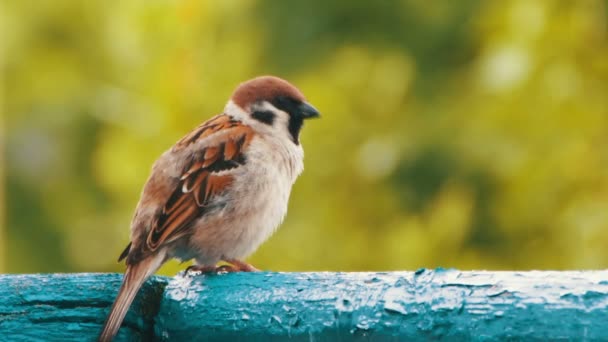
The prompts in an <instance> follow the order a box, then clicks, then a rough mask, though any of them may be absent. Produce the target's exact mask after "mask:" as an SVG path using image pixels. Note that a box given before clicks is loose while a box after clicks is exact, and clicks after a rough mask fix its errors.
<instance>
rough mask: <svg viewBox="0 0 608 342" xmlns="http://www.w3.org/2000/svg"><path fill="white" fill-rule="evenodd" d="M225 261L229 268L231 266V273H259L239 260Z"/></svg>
mask: <svg viewBox="0 0 608 342" xmlns="http://www.w3.org/2000/svg"><path fill="white" fill-rule="evenodd" d="M225 261H226V262H227V263H229V264H231V266H232V267H231V268H232V269H234V271H232V272H259V271H260V270H258V269H257V268H255V267H254V266H253V265H251V264H248V263H246V262H244V261H241V260H237V259H228V260H225ZM220 267H222V266H220Z"/></svg>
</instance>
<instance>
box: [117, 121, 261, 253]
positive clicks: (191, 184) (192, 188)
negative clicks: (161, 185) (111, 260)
mask: <svg viewBox="0 0 608 342" xmlns="http://www.w3.org/2000/svg"><path fill="white" fill-rule="evenodd" d="M253 136H254V131H253V130H252V129H251V127H249V126H246V125H244V124H243V123H241V122H240V121H236V120H233V119H231V118H230V117H229V116H228V115H225V114H222V115H218V116H215V117H214V118H212V119H210V120H209V121H207V122H205V123H203V124H202V125H201V126H199V127H197V128H196V129H195V130H194V131H192V132H191V133H189V134H188V135H186V136H185V137H183V138H182V139H181V140H180V141H178V142H177V144H176V145H175V147H174V150H182V149H187V148H188V147H189V146H191V145H193V144H197V143H200V146H197V147H196V148H195V149H193V151H194V152H193V153H192V154H191V156H190V161H189V162H188V163H187V164H186V167H185V168H184V170H183V172H182V174H181V177H180V178H179V182H178V183H177V185H176V187H175V188H174V190H173V192H172V193H171V195H170V196H169V198H168V199H167V201H166V203H165V205H164V207H163V208H162V210H161V211H160V213H159V215H158V216H157V217H156V219H155V221H154V223H153V225H152V227H151V229H150V230H149V232H148V235H147V237H146V243H145V246H146V248H145V249H147V250H148V251H149V252H151V251H154V250H156V249H157V248H158V247H159V246H161V245H163V244H166V243H168V242H171V241H174V240H175V239H177V238H179V237H180V236H182V233H183V232H184V230H185V228H186V227H188V225H189V224H191V223H192V222H193V221H195V220H196V219H198V218H200V217H202V216H203V215H205V214H206V213H207V212H208V211H209V210H210V209H211V206H212V199H213V198H214V197H216V196H218V195H221V194H222V193H224V192H225V191H226V189H227V188H228V187H229V186H230V184H231V183H232V182H233V177H234V171H235V170H236V169H237V168H239V167H242V165H244V164H245V162H246V160H245V154H244V152H245V150H246V149H247V147H248V145H249V144H250V142H251V139H252V138H253ZM130 247H131V245H130V244H129V246H127V249H125V251H124V252H123V254H122V255H121V257H120V259H119V260H121V259H123V258H124V257H126V256H127V255H128V254H129V250H130Z"/></svg>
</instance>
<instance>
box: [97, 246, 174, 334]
mask: <svg viewBox="0 0 608 342" xmlns="http://www.w3.org/2000/svg"><path fill="white" fill-rule="evenodd" d="M161 254H162V253H159V254H156V255H153V256H150V257H148V258H146V259H144V260H142V261H140V262H138V263H137V264H133V265H129V266H127V270H126V271H125V276H124V278H123V281H122V285H121V286H120V290H118V296H117V297H116V300H115V301H114V304H113V305H112V309H111V310H110V315H108V318H107V319H106V323H105V325H104V327H103V330H102V332H101V334H100V335H99V340H98V341H100V342H110V341H112V339H113V338H114V336H116V333H118V329H120V325H121V324H122V321H123V319H124V318H125V315H126V314H127V312H128V311H129V307H130V306H131V303H132V302H133V299H135V295H137V292H138V291H139V288H140V287H141V285H142V284H143V283H144V281H146V279H148V277H150V276H151V275H152V274H153V273H154V272H156V270H157V269H158V268H159V267H160V266H161V265H162V263H163V261H164V255H161Z"/></svg>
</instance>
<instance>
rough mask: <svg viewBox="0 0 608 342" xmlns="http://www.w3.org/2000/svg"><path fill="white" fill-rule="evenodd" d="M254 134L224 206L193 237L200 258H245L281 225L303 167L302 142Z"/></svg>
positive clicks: (236, 172)
mask: <svg viewBox="0 0 608 342" xmlns="http://www.w3.org/2000/svg"><path fill="white" fill-rule="evenodd" d="M288 143H289V144H291V146H290V145H287V144H283V143H282V142H281V141H272V140H264V139H261V138H258V139H254V140H253V141H252V142H251V145H250V147H249V149H248V151H247V153H246V161H245V164H244V165H242V167H239V168H238V170H235V173H234V181H233V183H232V185H231V186H230V190H229V191H228V193H227V194H225V195H224V196H222V197H224V198H223V200H224V201H225V206H224V208H223V209H222V210H221V211H220V212H218V214H217V215H215V217H209V218H207V219H205V220H204V222H201V225H200V227H198V228H197V229H196V232H195V234H194V236H193V241H192V242H193V243H194V244H196V245H197V246H198V248H199V251H200V253H201V255H200V256H199V257H198V259H199V263H206V262H215V261H216V260H215V259H224V258H235V259H243V258H245V257H247V256H248V255H250V254H251V253H253V252H254V251H255V250H256V249H257V248H258V247H259V246H260V245H261V244H262V243H263V242H264V241H265V240H266V239H268V237H270V236H271V235H272V233H273V232H274V231H275V230H276V228H277V227H278V226H279V225H280V224H281V222H282V221H283V218H284V217H285V214H286V213H287V206H288V201H289V196H290V193H291V187H292V185H293V183H294V182H295V180H296V178H297V177H298V175H299V174H300V173H301V172H302V170H303V152H302V148H301V146H297V145H295V144H293V143H291V142H288Z"/></svg>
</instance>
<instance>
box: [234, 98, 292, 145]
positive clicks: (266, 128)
mask: <svg viewBox="0 0 608 342" xmlns="http://www.w3.org/2000/svg"><path fill="white" fill-rule="evenodd" d="M250 110H251V111H252V112H253V113H255V112H269V114H274V117H273V118H272V124H269V123H268V122H265V121H264V119H265V118H263V117H262V118H253V117H252V114H249V113H247V112H246V111H245V110H243V109H242V108H241V107H239V106H238V105H236V104H235V103H234V102H232V101H229V102H228V104H227V105H226V107H225V109H224V111H225V113H226V114H228V115H231V116H232V117H234V118H235V119H237V120H240V121H242V122H243V123H244V124H246V125H248V126H251V127H253V128H254V129H255V130H256V131H257V132H258V133H268V134H273V135H277V136H284V137H286V138H288V137H290V134H289V131H288V129H287V127H288V125H289V114H288V113H286V112H284V111H282V110H280V109H277V108H276V107H275V106H273V105H272V104H271V103H269V102H268V101H263V102H260V103H256V104H254V105H252V106H251V108H250ZM269 114H261V115H266V116H269ZM260 119H261V120H260ZM269 120H270V119H267V120H266V121H269Z"/></svg>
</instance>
